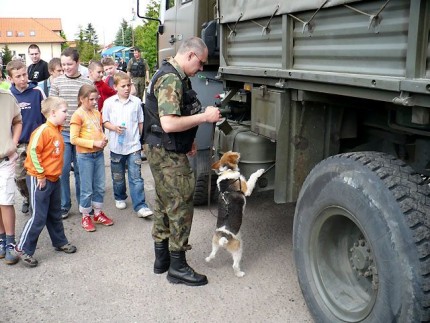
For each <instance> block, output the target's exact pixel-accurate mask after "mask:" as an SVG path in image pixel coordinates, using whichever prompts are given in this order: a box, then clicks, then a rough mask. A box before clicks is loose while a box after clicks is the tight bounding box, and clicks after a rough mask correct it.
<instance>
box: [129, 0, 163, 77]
mask: <svg viewBox="0 0 430 323" xmlns="http://www.w3.org/2000/svg"><path fill="white" fill-rule="evenodd" d="M159 13H160V0H151V2H150V3H149V4H148V6H147V7H146V13H145V17H149V18H155V19H157V18H158V17H159ZM157 31H158V22H157V21H154V20H146V23H145V24H144V25H143V26H138V27H137V28H136V29H135V31H134V39H135V44H136V46H138V47H140V48H141V49H142V50H143V56H144V57H145V59H146V61H147V62H148V65H149V67H150V69H151V71H153V69H155V68H156V67H157V65H158V64H157V57H158V55H157V54H158V53H157V51H158V48H157Z"/></svg>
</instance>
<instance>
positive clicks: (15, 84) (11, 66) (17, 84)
mask: <svg viewBox="0 0 430 323" xmlns="http://www.w3.org/2000/svg"><path fill="white" fill-rule="evenodd" d="M6 71H7V73H8V76H9V79H10V81H11V83H12V86H11V88H10V91H11V92H12V94H13V96H14V97H15V98H16V100H17V101H18V104H19V107H20V108H21V115H22V132H21V136H20V137H19V142H18V149H17V153H18V160H17V163H16V171H15V182H16V186H17V188H18V191H19V192H20V193H21V195H22V197H23V198H24V200H23V204H22V209H21V211H22V213H24V214H25V213H28V211H29V193H28V188H27V185H26V182H25V177H26V170H25V168H24V161H25V158H26V157H27V146H28V142H29V140H30V135H31V133H32V132H33V130H34V129H36V128H37V127H39V126H40V125H41V124H43V123H44V122H45V117H44V116H43V114H42V112H41V102H42V100H44V99H45V98H46V96H45V94H44V93H43V91H42V89H41V88H39V87H38V86H37V85H35V84H34V83H29V82H28V74H27V67H26V66H25V64H24V63H23V62H22V61H21V60H12V61H10V62H9V63H8V64H7V65H6Z"/></svg>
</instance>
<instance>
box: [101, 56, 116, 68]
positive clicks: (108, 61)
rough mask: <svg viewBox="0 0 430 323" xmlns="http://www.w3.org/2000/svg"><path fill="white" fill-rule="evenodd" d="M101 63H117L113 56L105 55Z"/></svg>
mask: <svg viewBox="0 0 430 323" xmlns="http://www.w3.org/2000/svg"><path fill="white" fill-rule="evenodd" d="M101 63H102V65H103V66H111V65H115V61H114V60H113V58H112V57H103V58H102V61H101Z"/></svg>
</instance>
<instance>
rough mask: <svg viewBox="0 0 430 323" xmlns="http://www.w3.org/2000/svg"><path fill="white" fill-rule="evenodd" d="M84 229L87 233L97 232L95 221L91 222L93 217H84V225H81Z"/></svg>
mask: <svg viewBox="0 0 430 323" xmlns="http://www.w3.org/2000/svg"><path fill="white" fill-rule="evenodd" d="M81 225H82V227H83V228H84V230H85V231H87V232H93V231H96V228H95V226H94V224H93V221H92V220H91V217H90V216H89V215H86V216H84V217H82V223H81Z"/></svg>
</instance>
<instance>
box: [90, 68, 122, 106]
mask: <svg viewBox="0 0 430 323" xmlns="http://www.w3.org/2000/svg"><path fill="white" fill-rule="evenodd" d="M88 72H89V74H88V77H89V79H90V80H91V81H93V83H94V85H95V87H96V88H97V91H98V92H99V100H98V103H97V108H98V109H99V111H100V112H101V111H102V109H103V103H104V102H105V100H106V99H107V98H109V97H111V96H112V95H114V94H116V91H115V90H114V89H113V88H111V87H109V85H108V84H106V83H105V82H104V81H103V65H102V63H100V62H97V61H92V62H91V63H90V65H89V66H88Z"/></svg>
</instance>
